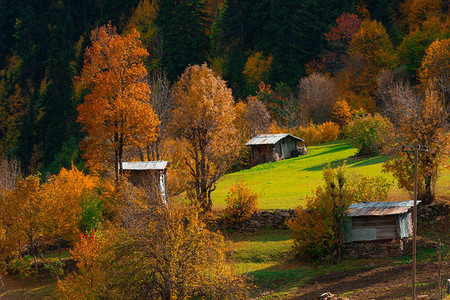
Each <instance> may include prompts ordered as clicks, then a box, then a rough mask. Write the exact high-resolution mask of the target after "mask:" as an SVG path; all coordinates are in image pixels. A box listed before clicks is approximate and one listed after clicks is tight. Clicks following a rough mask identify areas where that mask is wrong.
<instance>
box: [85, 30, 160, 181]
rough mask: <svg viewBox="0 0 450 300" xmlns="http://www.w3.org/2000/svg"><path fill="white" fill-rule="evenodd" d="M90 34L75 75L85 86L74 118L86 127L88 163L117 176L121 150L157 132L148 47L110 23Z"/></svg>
mask: <svg viewBox="0 0 450 300" xmlns="http://www.w3.org/2000/svg"><path fill="white" fill-rule="evenodd" d="M91 40H92V47H89V48H88V49H87V50H86V54H85V63H84V67H83V70H82V73H81V76H80V77H79V78H78V80H79V83H80V84H81V85H82V87H84V88H85V89H86V90H87V95H86V97H85V102H84V103H82V104H80V105H79V106H78V112H79V116H78V122H80V123H81V124H82V125H83V129H84V131H86V133H87V137H86V139H85V140H84V142H83V146H84V150H85V155H86V158H87V159H88V166H90V167H91V168H93V169H94V170H99V171H101V170H105V168H112V169H114V171H115V172H114V173H115V178H116V180H117V179H118V178H119V176H120V175H121V173H122V159H123V155H124V151H125V150H126V149H127V148H128V147H131V146H137V147H144V146H145V145H147V144H149V143H150V142H152V141H154V140H155V139H156V136H157V131H156V126H157V125H158V124H159V120H158V117H157V116H156V114H155V113H154V111H153V109H152V108H151V106H150V104H149V101H150V99H149V98H150V88H149V85H148V84H147V83H146V82H145V76H146V75H147V71H146V69H145V67H144V64H143V59H144V58H145V57H146V56H147V55H148V52H147V51H146V50H145V49H144V48H142V46H141V42H140V41H139V33H138V32H137V31H136V30H133V31H131V33H129V34H126V35H125V36H123V37H121V36H119V35H118V34H117V32H116V28H115V27H113V26H111V25H110V24H108V25H105V26H102V27H100V28H98V29H95V30H93V31H92V37H91Z"/></svg>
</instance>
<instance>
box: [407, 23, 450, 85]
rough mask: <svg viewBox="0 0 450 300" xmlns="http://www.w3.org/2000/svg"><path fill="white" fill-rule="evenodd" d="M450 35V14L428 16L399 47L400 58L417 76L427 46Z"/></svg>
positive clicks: (412, 73)
mask: <svg viewBox="0 0 450 300" xmlns="http://www.w3.org/2000/svg"><path fill="white" fill-rule="evenodd" d="M449 37H450V16H447V17H446V18H445V19H443V18H440V17H437V16H433V17H430V18H428V19H427V20H426V21H425V22H424V23H423V24H422V26H421V28H420V29H418V30H414V31H412V32H410V33H409V34H408V35H407V36H406V37H405V38H404V39H403V41H402V43H401V44H400V46H399V47H398V55H399V59H400V61H401V62H402V63H403V64H406V66H407V68H408V71H409V72H410V73H411V75H413V76H416V75H417V72H418V71H419V69H420V67H421V65H422V60H423V58H424V56H425V51H426V50H427V48H428V47H429V46H430V45H431V44H432V43H433V42H434V41H436V40H437V39H445V38H449Z"/></svg>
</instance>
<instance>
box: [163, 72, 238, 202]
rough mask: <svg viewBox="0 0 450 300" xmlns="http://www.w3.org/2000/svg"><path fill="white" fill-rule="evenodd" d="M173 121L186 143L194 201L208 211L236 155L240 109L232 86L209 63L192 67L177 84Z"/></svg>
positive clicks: (178, 136)
mask: <svg viewBox="0 0 450 300" xmlns="http://www.w3.org/2000/svg"><path fill="white" fill-rule="evenodd" d="M173 92H174V110H173V114H172V122H171V125H170V128H171V131H172V134H173V136H174V138H175V140H178V141H180V142H181V143H182V145H184V146H185V150H184V162H185V163H186V164H187V166H188V168H189V174H190V178H189V185H190V187H191V189H192V191H193V194H194V195H193V197H192V198H193V199H192V200H193V201H194V203H195V204H199V205H200V206H201V208H202V209H203V210H204V211H210V210H211V207H212V202H211V192H212V191H213V190H214V189H215V184H216V182H217V180H218V179H219V178H220V177H221V176H222V175H223V174H224V172H225V170H226V169H227V166H228V165H229V162H230V161H231V159H232V158H233V157H234V156H235V155H236V148H237V143H238V140H239V139H238V136H237V131H236V128H235V126H234V121H235V119H236V110H235V106H234V99H233V96H232V94H231V90H230V89H229V88H227V86H226V84H225V81H223V80H222V79H221V78H220V77H217V76H215V75H214V73H213V71H212V70H211V69H209V68H208V67H207V66H206V64H204V65H202V66H199V65H194V66H190V67H188V68H187V69H186V70H185V72H184V73H183V75H182V76H181V77H180V79H179V80H178V81H177V82H176V83H175V85H174V87H173Z"/></svg>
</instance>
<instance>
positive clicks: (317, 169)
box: [212, 141, 450, 210]
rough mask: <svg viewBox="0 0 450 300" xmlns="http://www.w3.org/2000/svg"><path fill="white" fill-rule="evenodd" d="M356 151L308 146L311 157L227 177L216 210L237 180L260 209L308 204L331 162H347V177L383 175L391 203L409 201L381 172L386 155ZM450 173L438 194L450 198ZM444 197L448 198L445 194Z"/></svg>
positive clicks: (345, 145)
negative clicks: (389, 185)
mask: <svg viewBox="0 0 450 300" xmlns="http://www.w3.org/2000/svg"><path fill="white" fill-rule="evenodd" d="M356 152H357V150H356V149H355V148H353V147H352V146H351V145H350V144H348V143H346V142H342V141H341V142H333V143H326V144H322V145H317V146H310V147H308V154H307V155H304V156H301V157H297V158H291V159H286V160H282V161H278V162H274V163H267V164H261V165H257V166H255V167H253V168H251V169H248V170H243V171H240V172H236V173H232V174H227V175H226V176H224V177H223V178H222V179H221V180H220V181H219V182H218V184H217V188H216V190H215V191H214V192H213V194H212V197H213V203H214V208H215V209H221V208H223V207H224V206H225V204H226V203H225V198H226V196H227V193H228V191H229V189H230V186H231V185H233V184H234V183H235V182H236V181H240V180H242V181H244V182H246V183H247V184H248V185H249V187H250V188H251V189H252V190H253V191H254V192H256V193H258V195H259V198H258V201H259V209H267V210H273V209H288V208H295V207H297V206H298V205H300V204H305V201H306V197H307V196H308V195H312V194H313V190H314V189H315V188H316V187H317V186H319V185H321V184H322V170H323V169H324V168H326V167H327V165H328V164H329V163H330V164H331V165H332V166H338V165H342V164H343V163H344V161H347V171H348V174H354V175H355V176H356V175H364V176H373V177H374V176H384V177H386V178H387V179H388V180H389V181H390V182H392V189H391V198H392V201H399V200H408V199H409V198H410V196H409V194H408V193H407V192H406V191H404V190H401V189H399V188H398V187H397V184H396V182H395V180H394V178H393V177H392V175H391V174H390V173H383V172H382V169H383V168H382V164H383V162H385V161H386V160H387V159H388V157H387V156H374V157H367V158H352V156H354V155H355V154H356ZM449 186H450V171H449V170H446V171H444V172H443V175H442V176H441V178H440V180H439V182H438V186H437V188H438V190H437V191H438V192H437V194H438V195H443V194H446V195H447V196H449V194H450V191H449ZM444 196H445V195H444Z"/></svg>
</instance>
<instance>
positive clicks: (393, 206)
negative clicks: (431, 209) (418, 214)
mask: <svg viewBox="0 0 450 300" xmlns="http://www.w3.org/2000/svg"><path fill="white" fill-rule="evenodd" d="M417 203H420V201H417ZM413 206H414V200H410V201H395V202H360V203H353V204H352V205H350V207H349V208H348V216H349V217H362V216H388V215H400V214H403V213H405V212H407V211H408V210H409V209H410V208H411V207H413Z"/></svg>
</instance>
